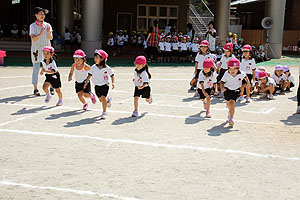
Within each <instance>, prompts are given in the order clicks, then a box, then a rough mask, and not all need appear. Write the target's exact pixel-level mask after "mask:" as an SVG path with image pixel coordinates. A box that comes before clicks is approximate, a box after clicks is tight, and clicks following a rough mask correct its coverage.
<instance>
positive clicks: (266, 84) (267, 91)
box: [258, 71, 276, 100]
mask: <svg viewBox="0 0 300 200" xmlns="http://www.w3.org/2000/svg"><path fill="white" fill-rule="evenodd" d="M258 78H259V90H258V91H259V92H261V93H263V95H262V96H261V97H260V99H263V98H268V99H270V100H272V99H274V97H273V95H274V94H275V86H276V83H275V81H274V79H272V78H270V77H268V74H267V73H266V72H265V71H260V72H259V74H258Z"/></svg>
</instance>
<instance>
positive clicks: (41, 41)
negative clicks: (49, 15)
mask: <svg viewBox="0 0 300 200" xmlns="http://www.w3.org/2000/svg"><path fill="white" fill-rule="evenodd" d="M43 24H44V26H45V27H46V28H45V30H44V32H43V34H42V35H41V37H39V38H38V39H37V41H35V42H33V41H31V60H32V63H38V62H42V60H43V59H44V55H43V49H44V47H45V46H48V45H51V43H50V39H49V38H48V35H47V28H48V27H49V28H50V32H52V27H51V25H50V24H48V23H47V22H44V23H43ZM41 30H42V27H41V26H38V25H37V24H36V23H32V24H31V25H30V27H29V35H35V36H36V35H38V34H40V32H41ZM33 53H34V54H33ZM36 55H37V56H36Z"/></svg>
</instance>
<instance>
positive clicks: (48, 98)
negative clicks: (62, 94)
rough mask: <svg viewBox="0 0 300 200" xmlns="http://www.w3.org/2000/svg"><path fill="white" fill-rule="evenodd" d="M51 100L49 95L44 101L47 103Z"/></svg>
mask: <svg viewBox="0 0 300 200" xmlns="http://www.w3.org/2000/svg"><path fill="white" fill-rule="evenodd" d="M51 98H52V96H51V95H50V94H47V95H46V99H45V103H49V101H50V99H51Z"/></svg>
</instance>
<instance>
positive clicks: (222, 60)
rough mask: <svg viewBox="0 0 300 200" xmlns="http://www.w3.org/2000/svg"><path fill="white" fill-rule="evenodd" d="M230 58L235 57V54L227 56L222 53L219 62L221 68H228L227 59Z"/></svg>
mask: <svg viewBox="0 0 300 200" xmlns="http://www.w3.org/2000/svg"><path fill="white" fill-rule="evenodd" d="M231 58H235V56H234V55H233V54H232V55H231V56H229V57H228V58H227V57H226V56H225V54H223V55H222V57H221V60H220V62H221V63H222V64H221V69H228V65H227V63H228V61H229V60H230V59H231Z"/></svg>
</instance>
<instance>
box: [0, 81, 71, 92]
mask: <svg viewBox="0 0 300 200" xmlns="http://www.w3.org/2000/svg"><path fill="white" fill-rule="evenodd" d="M67 83H72V82H62V84H67ZM39 84H43V83H39ZM24 87H33V86H32V84H31V85H19V86H13V87H7V88H0V91H2V90H10V89H17V88H24Z"/></svg>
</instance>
